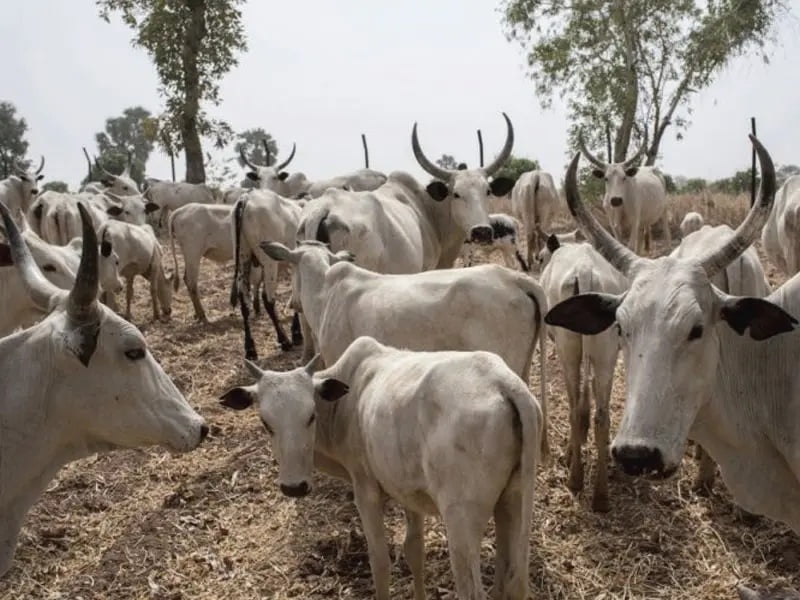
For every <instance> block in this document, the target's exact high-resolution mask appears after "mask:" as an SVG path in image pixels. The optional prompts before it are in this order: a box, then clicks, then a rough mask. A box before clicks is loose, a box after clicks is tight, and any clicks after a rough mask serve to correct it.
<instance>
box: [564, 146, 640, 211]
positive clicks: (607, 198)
mask: <svg viewBox="0 0 800 600" xmlns="http://www.w3.org/2000/svg"><path fill="white" fill-rule="evenodd" d="M578 143H579V145H580V148H581V152H583V155H584V156H585V157H586V159H587V160H588V161H589V162H591V163H592V165H594V169H592V175H594V176H595V177H597V178H598V179H603V180H604V181H605V182H606V191H605V195H604V196H603V208H605V209H606V210H609V209H617V208H622V205H623V203H624V201H625V199H626V198H630V197H631V196H632V195H633V193H634V192H633V190H632V187H633V186H634V185H635V181H634V177H636V173H637V172H638V170H639V169H638V167H637V166H636V163H637V162H638V160H639V159H640V158H641V157H642V155H643V154H644V151H645V145H644V144H642V146H641V147H640V148H639V150H638V151H637V152H636V154H634V155H633V156H632V157H631V158H629V159H628V160H626V161H624V162H621V163H605V162H603V161H601V160H600V159H599V158H597V157H596V156H595V155H594V154H592V153H591V152H589V150H587V148H586V144H585V143H584V141H583V133H579V134H578Z"/></svg>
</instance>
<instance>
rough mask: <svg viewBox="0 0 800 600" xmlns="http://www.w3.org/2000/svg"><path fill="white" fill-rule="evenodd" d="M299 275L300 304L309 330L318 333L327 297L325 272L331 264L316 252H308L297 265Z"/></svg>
mask: <svg viewBox="0 0 800 600" xmlns="http://www.w3.org/2000/svg"><path fill="white" fill-rule="evenodd" d="M296 268H297V270H298V273H299V277H300V305H301V306H302V308H303V314H304V315H305V317H306V321H307V322H308V325H309V327H310V328H311V331H313V332H314V335H319V328H320V324H321V322H322V316H323V315H322V311H323V308H324V306H325V300H326V297H327V294H326V290H325V287H326V286H325V284H326V274H327V273H328V271H330V269H331V265H329V264H328V262H327V261H326V260H325V259H324V258H322V257H321V256H320V255H319V254H317V253H309V254H307V255H306V256H304V257H303V258H302V259H301V263H300V264H299V265H297V267H296Z"/></svg>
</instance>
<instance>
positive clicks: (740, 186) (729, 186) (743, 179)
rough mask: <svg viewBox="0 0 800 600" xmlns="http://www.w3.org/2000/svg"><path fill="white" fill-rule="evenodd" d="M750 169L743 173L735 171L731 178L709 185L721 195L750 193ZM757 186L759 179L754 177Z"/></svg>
mask: <svg viewBox="0 0 800 600" xmlns="http://www.w3.org/2000/svg"><path fill="white" fill-rule="evenodd" d="M751 173H752V171H751V169H745V170H743V171H736V173H734V174H733V176H732V177H726V178H725V179H719V180H717V181H715V182H714V183H712V184H711V188H712V189H713V190H714V191H717V192H722V193H723V194H744V193H746V192H749V191H750V174H751ZM758 185H759V177H758V176H756V187H757V186H758Z"/></svg>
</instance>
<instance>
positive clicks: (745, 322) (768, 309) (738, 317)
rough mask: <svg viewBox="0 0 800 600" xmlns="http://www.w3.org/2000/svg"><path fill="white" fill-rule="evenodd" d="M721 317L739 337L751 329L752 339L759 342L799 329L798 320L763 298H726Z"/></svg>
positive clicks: (720, 313) (723, 302)
mask: <svg viewBox="0 0 800 600" xmlns="http://www.w3.org/2000/svg"><path fill="white" fill-rule="evenodd" d="M719 316H720V319H722V320H723V321H725V322H727V323H728V325H729V326H730V328H731V329H733V330H734V331H735V332H736V333H738V334H739V335H744V332H745V331H746V330H747V328H748V327H749V328H750V337H751V338H753V339H754V340H756V341H759V342H760V341H762V340H766V339H769V338H771V337H772V336H775V335H778V334H780V333H788V332H790V331H794V330H795V329H797V319H795V318H794V317H793V316H791V315H790V314H789V313H787V312H786V311H784V310H783V309H782V308H781V307H779V306H778V305H776V304H773V303H772V302H768V301H767V300H764V299H763V298H751V297H748V296H744V297H742V296H739V297H737V296H725V297H724V298H723V301H722V306H721V307H720V311H719Z"/></svg>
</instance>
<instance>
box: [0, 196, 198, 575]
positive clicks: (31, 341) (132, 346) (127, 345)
mask: <svg viewBox="0 0 800 600" xmlns="http://www.w3.org/2000/svg"><path fill="white" fill-rule="evenodd" d="M79 210H80V214H81V222H82V225H83V231H82V236H83V251H82V254H81V261H80V266H79V267H78V272H77V275H76V277H75V284H74V285H73V286H72V288H71V289H70V290H69V291H68V292H67V291H65V290H61V289H60V288H58V287H56V286H55V285H53V284H52V283H50V282H49V281H48V280H47V279H46V278H45V277H44V276H43V274H42V272H41V271H40V270H39V268H38V267H37V265H36V262H35V261H34V260H33V258H32V257H31V254H30V252H29V251H28V247H27V246H26V244H25V241H24V240H23V238H22V236H21V235H20V233H19V230H18V229H17V227H16V225H15V223H14V222H13V221H12V220H11V217H10V215H9V212H8V210H7V209H6V207H5V205H3V203H2V202H0V215H2V220H3V222H4V223H5V227H6V230H7V232H8V238H9V249H10V252H11V256H12V260H13V262H14V268H15V269H17V271H18V273H19V276H20V279H21V280H22V282H23V287H24V288H25V290H26V291H27V293H28V296H29V297H30V299H31V301H32V302H33V303H34V304H35V305H36V306H37V307H38V308H39V310H40V311H42V312H46V313H48V316H47V317H46V318H45V319H44V320H43V321H42V322H40V323H38V324H36V325H34V326H33V327H31V328H29V329H25V330H23V331H20V332H18V333H15V334H13V335H10V336H7V337H4V338H2V339H0V381H2V382H3V385H2V386H0V423H2V433H3V435H2V436H0V456H2V460H3V464H2V466H3V468H2V469H0V515H2V518H0V575H2V574H4V573H6V572H7V571H8V569H9V568H10V567H11V563H12V559H13V556H14V550H15V548H16V545H17V538H18V536H19V532H20V529H21V528H22V522H23V520H24V519H25V515H26V514H27V512H28V510H29V509H30V507H31V506H32V505H33V504H34V502H36V500H37V499H38V498H39V496H40V495H41V494H42V492H44V490H45V489H46V488H47V486H48V484H49V483H50V480H51V479H52V478H53V477H54V476H55V475H56V473H57V472H58V471H59V469H61V467H62V466H64V465H65V464H67V463H69V462H71V461H74V460H77V459H79V458H83V457H86V456H90V455H91V454H94V453H96V452H107V451H109V450H114V449H117V448H135V447H138V446H150V445H153V444H161V445H164V446H167V447H168V448H170V449H172V450H174V451H177V452H185V451H188V450H192V449H193V448H195V447H197V445H198V444H199V443H200V442H201V441H202V440H203V438H205V436H206V435H207V434H208V427H207V426H206V424H205V422H204V421H203V419H202V418H201V417H200V415H198V414H197V413H196V412H195V411H194V410H193V409H192V408H191V407H190V406H189V404H188V403H187V402H186V400H185V399H184V397H183V396H182V395H181V393H180V392H179V391H178V390H177V388H176V387H175V385H174V384H173V383H172V380H171V379H170V378H169V377H168V376H167V375H166V373H164V371H163V370H162V369H161V366H160V365H159V364H158V363H157V362H156V361H155V359H154V358H153V356H152V355H151V354H150V353H149V352H148V350H147V344H146V342H145V340H144V337H142V334H141V333H140V332H139V330H138V329H136V328H135V327H134V326H133V325H131V324H130V323H127V322H125V321H123V320H122V319H121V318H120V317H118V316H117V315H115V314H114V313H113V312H111V311H110V310H109V309H107V308H106V307H104V306H102V305H101V304H99V303H98V302H97V291H98V279H99V277H98V258H97V236H96V234H95V231H94V229H93V228H92V223H91V219H90V218H89V214H88V212H87V211H86V209H85V207H83V205H81V207H80V208H79Z"/></svg>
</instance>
